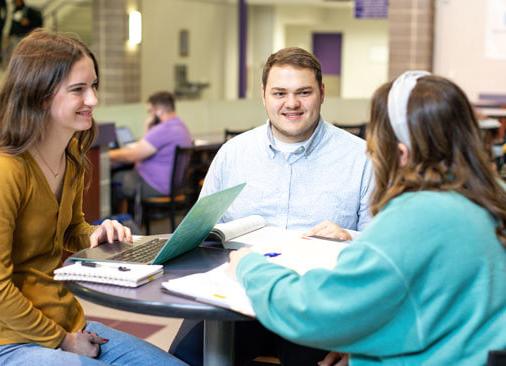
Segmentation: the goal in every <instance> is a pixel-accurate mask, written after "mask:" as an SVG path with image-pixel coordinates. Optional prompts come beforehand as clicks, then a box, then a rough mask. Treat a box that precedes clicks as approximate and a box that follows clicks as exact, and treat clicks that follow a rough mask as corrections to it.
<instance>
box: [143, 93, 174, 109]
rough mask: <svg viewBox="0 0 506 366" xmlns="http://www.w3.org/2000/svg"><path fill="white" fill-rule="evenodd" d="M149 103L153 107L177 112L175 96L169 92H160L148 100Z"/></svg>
mask: <svg viewBox="0 0 506 366" xmlns="http://www.w3.org/2000/svg"><path fill="white" fill-rule="evenodd" d="M148 103H149V104H151V105H153V106H160V107H165V108H166V109H168V110H171V111H175V110H176V105H175V102H174V96H173V95H172V93H169V92H168V91H160V92H157V93H154V94H151V95H150V96H149V98H148Z"/></svg>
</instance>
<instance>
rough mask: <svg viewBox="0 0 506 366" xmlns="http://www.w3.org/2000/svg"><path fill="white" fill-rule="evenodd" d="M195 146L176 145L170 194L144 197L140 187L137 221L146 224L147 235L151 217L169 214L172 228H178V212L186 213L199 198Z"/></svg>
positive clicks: (149, 229)
mask: <svg viewBox="0 0 506 366" xmlns="http://www.w3.org/2000/svg"><path fill="white" fill-rule="evenodd" d="M193 154H194V147H180V146H177V147H176V153H175V156H174V165H173V169H172V176H171V177H170V180H171V187H172V188H171V192H170V193H169V195H168V196H156V197H149V198H142V192H141V191H140V189H139V190H138V192H137V194H136V204H135V207H136V210H135V211H136V212H135V217H136V222H137V223H139V224H144V226H145V228H146V235H150V233H151V227H150V221H151V219H155V218H160V217H164V216H166V215H167V214H168V216H169V219H170V225H171V230H170V232H172V231H174V230H175V228H176V213H177V212H183V213H186V211H188V210H189V209H190V207H191V206H192V205H193V203H195V201H196V200H197V198H198V189H196V188H195V183H194V182H193V174H192V164H191V162H192V157H193Z"/></svg>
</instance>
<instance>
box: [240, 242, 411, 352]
mask: <svg viewBox="0 0 506 366" xmlns="http://www.w3.org/2000/svg"><path fill="white" fill-rule="evenodd" d="M237 278H238V280H239V281H240V282H241V283H242V285H243V286H244V287H245V289H246V292H247V294H248V296H249V297H250V299H251V302H252V304H253V308H254V309H255V312H256V314H257V317H258V319H259V321H260V322H261V323H262V324H263V325H264V326H266V327H267V328H269V329H270V330H272V331H274V332H275V333H277V334H279V335H281V336H282V337H284V338H287V339H289V340H291V341H294V342H296V343H301V344H304V345H308V346H312V347H317V348H321V349H326V350H333V351H342V352H352V353H357V352H359V353H363V354H367V353H369V352H371V354H376V355H381V354H382V353H384V352H385V349H388V348H391V347H388V345H389V344H391V342H403V340H404V337H405V336H406V334H405V333H404V334H403V332H399V331H398V330H399V329H401V328H402V327H403V326H404V327H405V323H404V322H411V323H412V324H413V327H412V331H413V332H414V333H415V334H416V332H417V325H416V314H415V313H414V312H410V311H408V312H405V311H404V313H403V314H399V309H400V308H401V307H402V304H403V303H405V302H406V301H408V302H409V301H410V299H409V293H408V291H407V289H406V285H405V284H404V281H403V279H402V277H401V276H400V274H399V273H398V272H397V271H396V268H395V267H394V265H393V264H392V263H390V262H389V260H388V259H387V258H386V257H385V256H383V255H382V254H381V253H379V252H377V251H376V250H374V249H373V248H370V247H367V249H365V248H364V245H361V244H359V243H356V244H353V245H350V246H349V247H348V248H346V249H345V250H343V251H342V252H341V255H340V257H339V261H338V263H337V265H336V266H335V268H334V269H332V270H326V269H314V270H311V271H309V272H307V273H305V274H304V275H302V276H300V275H298V274H297V273H295V272H294V271H292V270H290V269H287V268H285V267H281V266H278V265H274V264H272V263H270V262H268V261H267V260H266V259H265V258H264V257H263V256H261V255H259V254H250V255H248V256H246V257H244V258H243V259H242V260H241V261H240V263H239V265H238V267H237ZM408 308H412V307H408ZM394 317H395V320H394ZM403 323H404V324H403ZM396 330H397V332H396ZM414 338H415V339H419V338H418V337H416V336H415V337H414ZM418 346H419V344H412V345H406V347H407V348H409V349H417V347H418Z"/></svg>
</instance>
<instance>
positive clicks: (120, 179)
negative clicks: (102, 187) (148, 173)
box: [111, 169, 163, 214]
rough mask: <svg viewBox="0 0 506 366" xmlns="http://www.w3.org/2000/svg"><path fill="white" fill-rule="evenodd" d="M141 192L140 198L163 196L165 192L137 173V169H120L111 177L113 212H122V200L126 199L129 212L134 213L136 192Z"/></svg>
mask: <svg viewBox="0 0 506 366" xmlns="http://www.w3.org/2000/svg"><path fill="white" fill-rule="evenodd" d="M139 192H140V194H141V197H140V198H149V197H156V196H162V195H163V193H160V192H158V191H157V190H156V189H154V188H153V187H151V186H150V185H149V184H148V183H147V182H146V181H145V180H144V179H142V177H141V176H140V175H139V173H137V170H135V169H130V170H120V171H118V172H115V173H114V174H113V175H112V178H111V206H112V212H113V213H120V211H121V210H120V209H119V207H120V206H121V202H122V201H124V200H126V201H127V202H128V212H129V213H130V214H133V213H134V207H133V204H134V199H135V196H136V194H139Z"/></svg>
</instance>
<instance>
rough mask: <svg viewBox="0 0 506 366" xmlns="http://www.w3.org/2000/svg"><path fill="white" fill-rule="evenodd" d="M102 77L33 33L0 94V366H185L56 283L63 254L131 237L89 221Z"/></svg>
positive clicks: (60, 39)
mask: <svg viewBox="0 0 506 366" xmlns="http://www.w3.org/2000/svg"><path fill="white" fill-rule="evenodd" d="M98 83H99V79H98V67H97V62H96V60H95V57H94V56H93V54H92V53H91V51H90V50H89V49H88V48H87V47H86V46H85V45H84V44H83V43H82V42H80V41H78V40H77V39H74V38H72V37H69V36H65V35H61V34H56V33H50V32H46V31H42V30H39V31H34V32H32V33H31V34H30V35H29V36H27V37H26V38H24V39H23V40H22V41H21V42H20V43H19V45H18V46H17V48H16V49H15V51H14V53H13V55H12V58H11V60H10V63H9V66H8V69H7V71H6V77H5V80H4V83H3V85H2V88H1V89H0V187H1V189H0V253H1V254H0V364H2V365H34V364H37V365H40V366H44V365H62V366H63V365H65V366H68V365H108V364H121V365H140V364H159V365H162V364H163V365H183V363H182V362H179V361H178V360H177V359H175V358H173V357H172V356H170V355H169V354H167V353H166V352H164V351H162V350H161V349H158V348H156V347H154V346H152V345H150V344H148V343H146V342H144V341H142V340H140V339H137V338H135V337H133V336H131V335H128V334H126V333H123V332H119V331H116V330H114V329H112V328H109V327H107V326H105V325H103V324H100V323H97V322H86V320H85V317H84V313H83V309H82V307H81V306H80V305H79V303H78V302H77V300H76V299H75V298H74V296H73V295H72V294H71V293H70V292H69V291H68V290H67V289H66V288H65V287H64V286H63V285H62V283H58V282H56V281H54V280H53V271H54V270H55V269H56V268H57V267H58V266H59V265H60V264H61V256H62V252H63V249H64V248H65V249H67V250H78V249H81V248H84V247H87V246H90V244H91V246H95V245H98V244H99V243H100V242H102V241H105V240H107V241H109V242H112V241H113V239H114V238H117V239H119V240H127V241H128V240H130V241H131V234H130V231H129V230H128V228H125V227H123V226H122V225H121V224H120V223H118V222H117V221H111V220H106V221H104V223H102V224H101V225H100V226H98V227H93V226H91V225H89V224H87V223H86V222H85V221H84V215H83V211H82V194H83V184H84V183H83V182H84V171H85V170H86V165H87V164H86V157H85V154H86V152H87V151H88V149H89V147H90V144H91V142H92V140H93V137H94V121H93V108H94V107H95V105H96V104H97V96H96V92H97V88H98Z"/></svg>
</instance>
